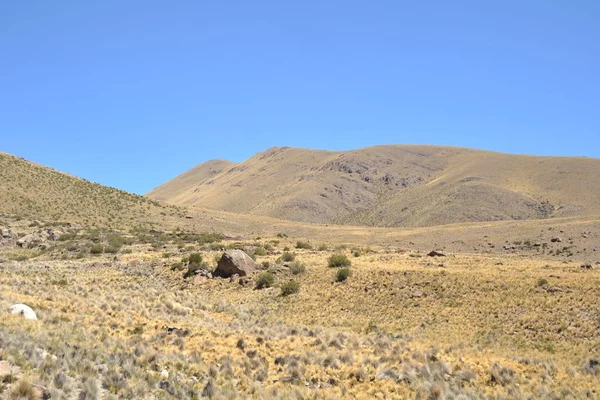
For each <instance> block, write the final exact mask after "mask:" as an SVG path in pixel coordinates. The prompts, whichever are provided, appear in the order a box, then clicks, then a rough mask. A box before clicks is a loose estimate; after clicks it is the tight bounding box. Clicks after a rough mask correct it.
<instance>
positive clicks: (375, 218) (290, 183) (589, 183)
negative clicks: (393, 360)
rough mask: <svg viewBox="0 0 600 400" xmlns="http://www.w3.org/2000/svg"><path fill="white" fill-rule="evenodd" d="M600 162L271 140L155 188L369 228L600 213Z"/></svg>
mask: <svg viewBox="0 0 600 400" xmlns="http://www.w3.org/2000/svg"><path fill="white" fill-rule="evenodd" d="M598 171H600V160H598V159H588V158H569V157H534V156H521V155H510V154H502V153H493V152H487V151H479V150H470V149H463V148H454V147H441V146H403V145H391V146H376V147H370V148H365V149H360V150H353V151H347V152H328V151H315V150H307V149H294V148H272V149H269V150H267V151H265V152H263V153H259V154H257V155H255V156H253V157H251V158H250V159H248V160H246V161H244V162H241V163H238V164H228V163H226V162H223V161H210V162H208V163H205V164H201V165H200V166H198V167H196V168H194V169H193V170H191V171H188V172H187V173H184V174H182V175H180V176H179V177H177V178H175V179H173V180H171V181H169V182H167V183H165V184H164V185H162V186H159V187H158V188H156V189H154V190H153V191H151V192H149V193H148V194H147V195H148V196H149V197H151V198H155V199H160V200H165V201H168V202H171V203H173V204H179V205H198V206H201V207H206V208H211V209H218V210H225V211H231V212H236V213H243V214H254V215H262V216H269V217H274V218H280V219H288V220H293V221H303V222H317V223H341V224H351V225H368V226H390V227H393V226H413V227H414V226H433V225H439V224H448V223H456V222H471V221H472V222H476V221H495V220H520V219H541V218H552V217H569V216H589V215H597V214H600V174H598Z"/></svg>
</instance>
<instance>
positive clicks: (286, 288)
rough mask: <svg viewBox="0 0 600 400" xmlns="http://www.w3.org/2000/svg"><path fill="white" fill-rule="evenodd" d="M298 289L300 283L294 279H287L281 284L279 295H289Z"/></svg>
mask: <svg viewBox="0 0 600 400" xmlns="http://www.w3.org/2000/svg"><path fill="white" fill-rule="evenodd" d="M299 291H300V284H299V283H298V282H296V281H289V282H286V283H284V284H283V285H281V295H282V296H289V295H291V294H295V293H298V292H299Z"/></svg>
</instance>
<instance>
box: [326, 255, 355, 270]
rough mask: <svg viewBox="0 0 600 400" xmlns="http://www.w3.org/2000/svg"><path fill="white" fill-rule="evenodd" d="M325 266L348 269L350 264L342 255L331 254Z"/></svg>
mask: <svg viewBox="0 0 600 400" xmlns="http://www.w3.org/2000/svg"><path fill="white" fill-rule="evenodd" d="M327 265H328V266H329V267H330V268H340V267H349V266H350V265H352V262H351V261H350V260H349V259H348V257H347V256H345V255H344V254H332V255H331V257H329V260H327Z"/></svg>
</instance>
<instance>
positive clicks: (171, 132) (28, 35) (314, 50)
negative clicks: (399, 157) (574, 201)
mask: <svg viewBox="0 0 600 400" xmlns="http://www.w3.org/2000/svg"><path fill="white" fill-rule="evenodd" d="M599 21H600V1H598V0H588V1H586V0H578V1H567V0H554V1H547V0H544V1H538V0H502V1H500V0H499V1H496V0H490V1H482V0H476V1H461V0H457V1H447V0H439V1H398V0H396V1H366V0H365V1H352V0H344V1H341V0H335V1H326V0H325V1H312V0H310V1H294V2H289V1H260V0H254V1H169V2H167V1H160V2H159V1H152V0H143V1H136V0H127V1H121V0H103V1H79V0H77V1H62V0H56V1H4V2H1V4H0V150H2V151H6V152H8V153H12V154H16V155H18V156H21V157H24V158H27V159H30V160H33V161H35V162H38V163H41V164H45V165H48V166H51V167H54V168H56V169H59V170H62V171H65V172H69V173H72V174H75V175H78V176H81V177H84V178H87V179H90V180H93V181H96V182H99V183H102V184H106V185H110V186H114V187H118V188H121V189H125V190H129V191H133V192H137V193H144V192H146V191H147V190H149V189H151V188H152V187H154V186H157V185H158V184H160V183H162V182H164V181H166V180H168V179H170V178H172V177H173V176H175V175H177V174H179V173H181V172H183V171H185V170H187V169H188V168H190V167H192V166H194V165H196V164H198V163H200V162H203V161H206V160H208V159H212V158H225V159H230V160H232V161H241V160H243V159H246V158H248V157H250V156H251V155H253V154H254V153H256V152H259V151H262V150H265V149H267V148H269V147H272V146H295V147H309V148H319V149H352V148H359V147H364V146H370V145H375V144H389V143H425V144H447V145H456V146H465V147H475V148H482V149H490V150H497V151H504V152H513V153H528V154H543V155H584V156H591V157H600V139H599V134H600V22H599Z"/></svg>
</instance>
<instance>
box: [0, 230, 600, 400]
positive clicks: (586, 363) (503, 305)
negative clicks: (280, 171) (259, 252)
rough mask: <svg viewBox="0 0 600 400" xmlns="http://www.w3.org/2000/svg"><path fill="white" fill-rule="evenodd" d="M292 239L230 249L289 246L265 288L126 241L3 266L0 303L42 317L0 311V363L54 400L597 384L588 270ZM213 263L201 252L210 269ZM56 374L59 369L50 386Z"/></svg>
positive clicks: (552, 393)
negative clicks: (298, 270) (284, 289)
mask: <svg viewBox="0 0 600 400" xmlns="http://www.w3.org/2000/svg"><path fill="white" fill-rule="evenodd" d="M277 241H279V243H277ZM275 243H277V244H275ZM295 243H296V240H295V239H294V240H292V239H291V238H290V239H283V240H282V239H281V238H269V239H261V240H259V241H255V242H253V243H250V244H247V245H245V244H243V243H241V244H239V245H241V246H257V245H260V244H263V245H267V244H270V245H274V246H276V247H275V248H274V249H273V250H271V254H267V255H265V256H262V257H258V261H259V262H263V261H268V262H270V263H271V265H273V264H274V263H275V261H276V259H277V258H278V257H279V256H280V255H281V249H283V248H284V247H290V248H291V250H290V251H292V252H294V253H295V254H296V259H297V260H298V261H299V262H302V263H304V264H305V265H306V271H305V272H304V273H303V274H300V275H291V274H290V273H289V272H285V270H284V271H283V272H278V273H276V275H275V276H276V285H275V287H273V288H268V289H263V290H255V289H254V288H253V287H244V286H241V285H239V284H238V282H237V280H236V281H233V282H232V281H230V280H229V279H212V280H206V281H203V282H202V283H194V282H193V280H192V279H188V280H185V279H183V277H182V273H181V272H179V271H172V270H171V268H170V265H171V264H172V263H173V262H175V261H177V260H178V259H179V258H180V257H181V255H184V254H186V253H181V252H179V251H178V250H177V249H176V248H174V247H173V245H170V244H166V246H167V248H165V249H164V250H165V251H169V252H173V253H174V255H173V256H171V257H169V258H164V257H162V256H160V255H159V254H156V253H152V252H147V251H145V250H144V247H143V246H139V245H135V246H132V248H133V249H135V252H134V253H132V254H124V255H122V256H121V259H120V260H119V261H113V260H112V258H104V257H95V258H92V259H86V260H79V261H53V260H46V261H41V260H40V261H22V262H6V263H4V264H3V265H2V273H1V274H0V293H2V295H1V297H0V303H1V304H2V307H4V308H6V307H7V306H8V305H10V304H11V303H16V302H23V303H26V304H29V305H31V306H32V307H33V308H34V309H35V310H36V311H37V312H38V315H39V317H40V320H39V321H37V322H29V321H23V320H21V319H20V318H18V317H14V316H11V317H8V318H3V319H2V321H1V322H0V333H1V335H0V337H1V338H2V344H3V345H2V346H0V347H1V350H0V356H1V357H2V359H6V360H9V362H11V363H13V364H16V365H19V367H21V369H22V370H23V371H26V372H27V373H28V374H29V375H31V376H33V378H34V382H36V383H38V384H40V385H42V386H44V387H46V388H48V390H50V391H54V392H53V393H54V394H55V397H61V396H67V395H71V396H75V397H76V396H79V395H80V393H82V392H85V390H88V392H90V393H92V392H94V390H95V392H94V393H96V394H97V395H98V396H105V397H106V398H111V397H112V398H156V396H158V397H159V398H160V397H163V398H170V397H174V398H200V397H202V394H203V393H204V394H210V395H211V396H212V398H256V399H259V398H281V399H283V398H298V399H300V398H330V399H333V398H356V399H369V398H381V399H401V398H459V397H458V396H463V397H462V398H487V397H499V398H521V397H522V398H530V397H544V398H581V397H584V396H587V395H588V394H590V395H591V394H592V393H593V391H595V390H598V389H599V388H600V379H599V377H598V376H597V375H595V373H594V368H593V365H594V364H593V363H592V364H590V359H595V358H594V357H595V355H596V354H597V351H598V345H599V342H598V338H597V330H598V324H599V323H598V318H597V315H599V312H600V309H599V308H600V305H598V302H597V295H596V292H597V287H598V284H599V283H600V275H599V274H600V272H598V271H597V270H595V269H591V270H587V269H585V270H584V269H582V268H580V266H579V265H578V264H576V263H567V264H565V263H562V262H560V263H556V262H552V261H551V260H548V259H547V258H544V257H539V256H526V257H524V256H519V255H504V256H499V255H494V254H477V253H458V254H456V253H453V254H448V255H447V256H446V257H428V256H426V255H424V254H422V253H419V254H418V253H417V252H404V251H400V252H399V251H398V249H390V248H383V247H376V246H375V247H373V248H366V247H362V248H360V250H361V251H360V256H358V257H354V256H353V255H352V252H351V249H350V248H347V249H342V248H339V249H337V250H333V249H332V250H328V251H317V250H303V249H294V248H293V247H294V244H295ZM228 244H232V243H231V242H229V243H228V242H225V243H223V245H228ZM313 244H315V245H316V243H313ZM315 247H316V246H315ZM335 252H343V253H344V254H346V255H347V256H348V257H349V258H350V260H351V261H352V266H351V270H352V271H353V275H352V276H351V277H350V278H349V279H348V280H347V281H346V282H344V283H335V282H334V279H333V274H334V271H335V268H329V267H328V266H327V259H328V257H329V256H331V255H332V254H334V253H335ZM356 253H357V254H358V252H356ZM218 254H220V253H219V252H217V251H203V255H204V259H205V260H209V261H210V262H211V263H212V260H213V259H214V257H215V256H216V255H218ZM440 265H442V266H440ZM542 279H545V280H546V281H547V282H545V281H542ZM289 280H296V281H298V282H299V283H300V291H299V293H297V294H293V295H290V296H287V297H282V296H281V294H280V290H279V288H278V285H279V284H281V283H283V282H287V281H289ZM166 326H173V327H177V328H179V329H181V330H179V331H174V332H171V333H168V332H167V330H166ZM36 349H41V351H43V352H47V353H48V354H49V355H48V356H46V357H45V358H42V357H40V356H39V353H40V351H38V350H36ZM53 356H56V357H57V358H56V359H54V358H53ZM590 365H592V367H590ZM97 371H104V372H97ZM59 373H65V374H67V376H68V378H66V383H64V384H63V386H61V387H60V388H59V387H57V386H56V381H57V380H56V376H57V375H58V374H59ZM109 377H112V378H109ZM90 382H91V383H90ZM86 385H87V386H86ZM94 385H95V386H94ZM90 386H92V390H90V388H89V387H90ZM207 387H208V389H210V390H208V389H207ZM86 388H87V389H86ZM94 388H95V389H94ZM6 390H9V389H8V387H7V389H6ZM88 392H85V393H88ZM69 393H70V394H69ZM88 398H93V397H88Z"/></svg>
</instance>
